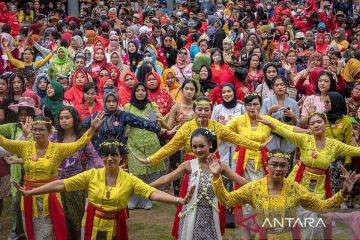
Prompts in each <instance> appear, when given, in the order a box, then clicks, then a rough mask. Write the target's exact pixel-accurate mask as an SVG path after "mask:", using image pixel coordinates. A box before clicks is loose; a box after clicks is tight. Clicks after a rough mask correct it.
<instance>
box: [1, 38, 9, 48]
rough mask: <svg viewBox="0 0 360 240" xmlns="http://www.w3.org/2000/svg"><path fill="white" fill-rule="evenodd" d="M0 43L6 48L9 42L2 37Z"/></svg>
mask: <svg viewBox="0 0 360 240" xmlns="http://www.w3.org/2000/svg"><path fill="white" fill-rule="evenodd" d="M2 44H3V46H4V47H5V48H8V47H9V46H10V42H9V40H7V39H6V38H3V39H2Z"/></svg>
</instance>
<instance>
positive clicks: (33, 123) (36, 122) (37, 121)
mask: <svg viewBox="0 0 360 240" xmlns="http://www.w3.org/2000/svg"><path fill="white" fill-rule="evenodd" d="M37 124H44V125H48V124H49V125H51V124H52V121H51V120H49V121H44V120H36V121H33V122H32V123H31V125H33V126H34V125H37Z"/></svg>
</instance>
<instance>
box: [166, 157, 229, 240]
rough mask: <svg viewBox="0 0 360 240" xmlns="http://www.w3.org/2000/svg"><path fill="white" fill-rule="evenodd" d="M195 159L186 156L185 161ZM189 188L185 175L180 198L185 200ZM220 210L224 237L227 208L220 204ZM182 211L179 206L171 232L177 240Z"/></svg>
mask: <svg viewBox="0 0 360 240" xmlns="http://www.w3.org/2000/svg"><path fill="white" fill-rule="evenodd" d="M215 155H216V157H218V158H219V157H220V156H219V153H218V152H216V153H215ZM194 158H195V156H194V155H192V154H186V156H185V161H190V160H192V159H194ZM188 186H189V176H188V175H187V174H184V176H183V179H182V182H181V187H180V192H179V197H182V198H184V197H185V196H186V194H187V189H188ZM218 208H219V210H220V212H219V221H220V232H221V235H224V233H225V224H226V208H225V207H224V206H222V205H220V204H219V205H218ZM181 210H182V205H178V206H177V208H176V212H175V217H174V223H173V228H172V231H171V234H172V236H173V237H174V238H175V239H178V238H179V225H180V218H179V213H180V212H181Z"/></svg>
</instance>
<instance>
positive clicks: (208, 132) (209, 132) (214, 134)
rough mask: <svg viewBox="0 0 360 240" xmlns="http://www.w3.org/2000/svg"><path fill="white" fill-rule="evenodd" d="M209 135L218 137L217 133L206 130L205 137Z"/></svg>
mask: <svg viewBox="0 0 360 240" xmlns="http://www.w3.org/2000/svg"><path fill="white" fill-rule="evenodd" d="M209 134H211V135H213V136H216V133H215V132H213V131H211V130H210V129H208V128H206V131H205V135H209Z"/></svg>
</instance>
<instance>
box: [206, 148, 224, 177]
mask: <svg viewBox="0 0 360 240" xmlns="http://www.w3.org/2000/svg"><path fill="white" fill-rule="evenodd" d="M207 162H208V164H209V167H210V171H211V173H212V174H213V176H214V178H218V177H220V175H221V172H222V166H221V164H220V159H217V158H216V157H215V155H214V154H210V155H209V156H208V159H207Z"/></svg>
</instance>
